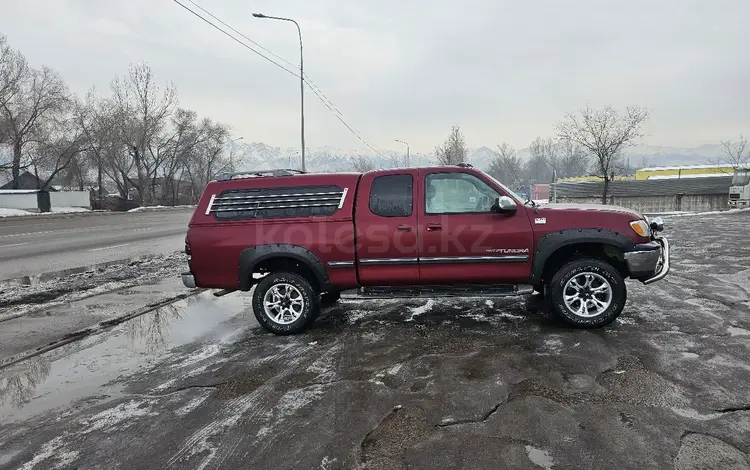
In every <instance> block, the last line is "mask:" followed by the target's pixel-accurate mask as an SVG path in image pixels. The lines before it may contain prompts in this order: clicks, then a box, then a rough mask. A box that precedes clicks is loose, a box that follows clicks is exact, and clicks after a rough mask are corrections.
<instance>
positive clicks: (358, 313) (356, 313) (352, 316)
mask: <svg viewBox="0 0 750 470" xmlns="http://www.w3.org/2000/svg"><path fill="white" fill-rule="evenodd" d="M368 314H369V312H367V311H365V310H352V311H351V312H349V313H348V314H347V315H346V320H347V321H348V322H349V323H356V322H358V321H360V320H361V319H363V318H365V317H366V316H367V315H368Z"/></svg>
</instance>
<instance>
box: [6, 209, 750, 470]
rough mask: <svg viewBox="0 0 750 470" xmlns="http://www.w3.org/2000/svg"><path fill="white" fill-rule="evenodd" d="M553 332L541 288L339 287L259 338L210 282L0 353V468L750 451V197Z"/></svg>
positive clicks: (646, 464)
mask: <svg viewBox="0 0 750 470" xmlns="http://www.w3.org/2000/svg"><path fill="white" fill-rule="evenodd" d="M666 222H667V231H666V235H667V236H668V237H670V239H671V241H672V244H673V272H672V273H671V274H670V276H668V277H667V278H666V280H664V281H662V282H659V283H656V284H653V285H650V286H643V285H641V284H638V283H633V282H630V283H629V284H628V288H629V300H628V303H627V306H626V308H625V311H624V313H623V315H622V317H621V318H620V319H619V320H618V321H617V322H616V323H615V324H613V325H612V326H610V327H607V328H604V329H599V330H571V329H569V328H567V327H565V326H564V325H562V324H561V323H560V322H558V321H556V320H555V319H553V318H550V316H549V314H548V313H547V311H546V309H545V308H544V305H543V302H541V301H540V300H539V299H538V298H537V297H527V298H505V299H492V300H485V299H469V300H461V299H453V298H451V299H435V300H426V301H425V300H410V301H401V300H399V301H395V300H394V301H347V302H342V303H339V304H338V305H336V306H334V307H333V308H331V309H329V310H328V311H326V312H325V313H324V314H323V315H322V317H321V318H320V319H319V320H318V321H317V322H316V324H315V325H314V327H313V328H312V329H311V330H310V331H309V332H307V333H305V334H303V335H299V336H294V337H275V336H272V335H269V334H266V333H264V332H263V331H262V330H261V329H260V328H259V327H258V325H257V323H256V322H255V320H254V317H253V314H252V311H251V306H250V297H249V296H248V295H236V294H233V295H230V296H226V297H222V298H214V297H212V296H211V295H210V293H207V292H206V293H201V294H199V295H197V296H194V297H191V298H188V299H184V300H181V301H179V302H175V303H173V304H170V305H168V306H166V307H162V308H159V309H156V310H154V311H152V312H150V313H147V314H144V315H141V316H139V317H137V318H135V319H133V320H131V321H128V322H126V323H123V324H121V325H118V326H116V327H114V328H112V329H109V330H106V331H101V332H98V333H96V334H92V335H89V336H86V337H85V338H83V339H81V340H80V341H76V342H73V343H70V344H67V345H65V346H63V347H60V348H57V349H54V350H52V351H50V352H48V353H45V354H41V355H37V356H35V357H33V358H30V359H28V360H25V361H23V362H21V363H18V364H14V365H12V366H10V367H6V368H4V369H0V468H3V469H5V468H8V469H10V468H14V469H15V468H23V469H52V468H60V469H68V468H81V469H116V468H123V469H131V468H137V469H150V468H157V469H171V468H180V469H181V468H186V469H193V468H196V469H197V468H200V469H203V468H228V469H234V468H252V469H297V468H301V469H326V470H331V469H350V468H354V469H406V468H408V469H464V468H465V469H490V468H491V469H498V468H520V469H524V468H527V469H539V468H545V469H565V468H576V469H577V468H597V469H598V468H618V469H620V468H622V469H628V468H633V469H645V468H659V469H661V468H677V469H680V470H683V469H714V468H715V469H747V468H750V458H749V457H748V454H749V453H750V386H748V384H750V235H748V228H750V212H739V213H726V214H717V215H704V216H691V217H673V218H668V219H666Z"/></svg>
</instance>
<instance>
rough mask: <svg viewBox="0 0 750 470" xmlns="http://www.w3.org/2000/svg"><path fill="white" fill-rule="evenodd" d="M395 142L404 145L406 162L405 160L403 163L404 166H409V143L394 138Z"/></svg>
mask: <svg viewBox="0 0 750 470" xmlns="http://www.w3.org/2000/svg"><path fill="white" fill-rule="evenodd" d="M396 142H398V143H399V144H404V145H406V162H405V163H406V165H404V166H409V160H410V155H409V144H408V143H407V142H404V141H403V140H398V139H396Z"/></svg>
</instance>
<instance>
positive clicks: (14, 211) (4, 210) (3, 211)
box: [0, 207, 31, 217]
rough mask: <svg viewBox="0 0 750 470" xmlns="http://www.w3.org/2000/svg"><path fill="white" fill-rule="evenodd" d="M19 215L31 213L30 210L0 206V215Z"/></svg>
mask: <svg viewBox="0 0 750 470" xmlns="http://www.w3.org/2000/svg"><path fill="white" fill-rule="evenodd" d="M21 215H31V212H29V211H22V210H21V209H8V208H6V207H0V217H17V216H21Z"/></svg>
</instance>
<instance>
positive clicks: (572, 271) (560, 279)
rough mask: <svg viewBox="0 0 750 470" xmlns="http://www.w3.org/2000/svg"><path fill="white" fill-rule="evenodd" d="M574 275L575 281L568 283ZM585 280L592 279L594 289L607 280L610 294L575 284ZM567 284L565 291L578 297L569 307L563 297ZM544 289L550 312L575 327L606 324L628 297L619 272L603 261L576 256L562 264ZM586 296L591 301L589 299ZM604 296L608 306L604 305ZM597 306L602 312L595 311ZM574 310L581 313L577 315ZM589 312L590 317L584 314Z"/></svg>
mask: <svg viewBox="0 0 750 470" xmlns="http://www.w3.org/2000/svg"><path fill="white" fill-rule="evenodd" d="M587 275H588V276H587ZM573 278H576V279H575V281H572V282H571V283H570V284H568V282H569V281H571V279H573ZM588 279H591V286H593V287H594V288H595V289H596V288H599V289H600V290H601V286H603V285H604V284H605V283H606V284H607V285H608V286H609V289H610V292H611V294H610V296H609V297H607V295H606V294H603V293H598V292H597V293H594V294H593V295H592V291H591V287H589V288H588V290H587V289H586V288H585V286H580V287H576V286H578V283H579V282H584V283H585V284H587V283H588ZM566 286H567V289H568V294H570V295H576V296H580V297H578V299H579V300H573V301H572V302H571V305H572V307H573V308H570V307H568V305H566V302H565V300H564V295H565V290H566ZM579 288H580V293H579V290H578V289H579ZM546 291H547V292H546V294H547V299H548V301H549V304H550V308H551V310H552V312H553V313H554V314H555V315H557V316H558V317H560V318H561V319H563V320H564V321H565V322H566V323H568V324H569V325H571V326H574V327H576V328H599V327H602V326H605V325H609V324H610V323H612V322H613V321H615V320H616V319H617V317H618V316H619V315H620V313H622V309H623V308H624V307H625V302H626V301H627V297H628V295H627V289H626V287H625V279H624V278H623V276H622V274H620V272H619V271H618V270H617V269H615V268H614V267H613V266H612V265H611V264H609V263H607V262H606V261H602V260H599V259H595V258H583V259H578V260H574V261H570V262H568V263H566V264H565V265H563V266H562V267H561V268H560V269H558V270H557V272H556V273H555V275H554V276H553V277H552V280H551V281H550V282H549V283H548V284H547V287H546ZM604 292H606V289H604ZM581 299H586V300H585V301H584V300H581ZM589 299H592V300H591V301H590V302H589ZM607 299H609V305H607V304H606V300H607ZM584 303H585V307H584V306H583V305H584ZM595 304H596V305H595ZM605 306H606V308H604V307H605ZM574 309H575V310H574ZM590 309H591V311H589V310H590ZM596 309H602V311H601V312H597V311H596ZM576 310H578V311H579V313H580V314H577V313H576ZM589 314H590V315H592V316H584V315H589Z"/></svg>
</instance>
